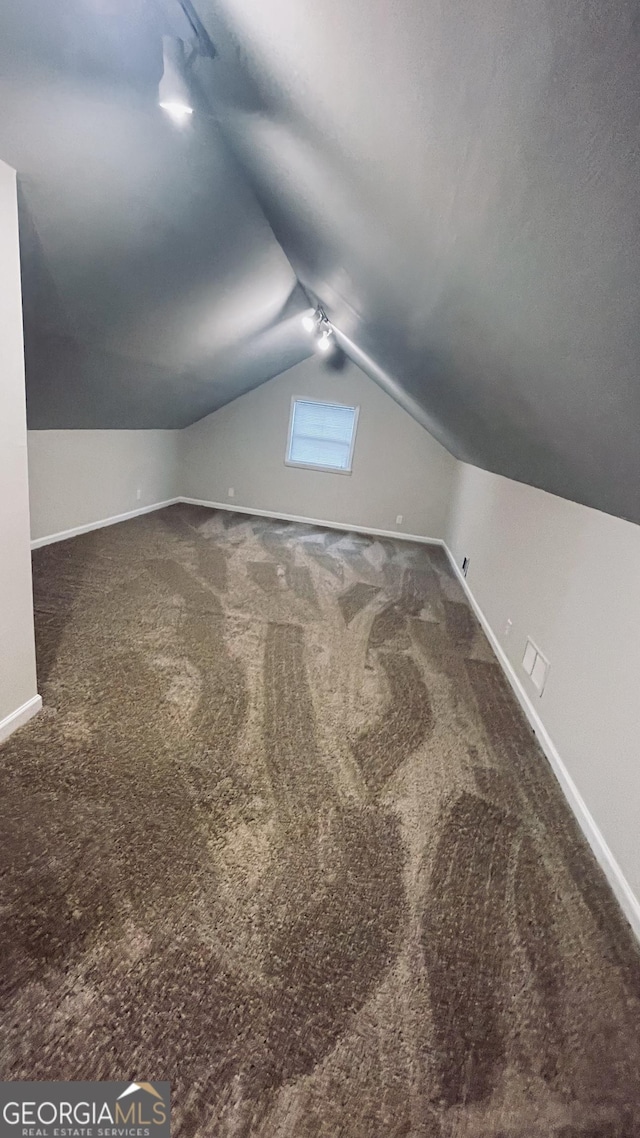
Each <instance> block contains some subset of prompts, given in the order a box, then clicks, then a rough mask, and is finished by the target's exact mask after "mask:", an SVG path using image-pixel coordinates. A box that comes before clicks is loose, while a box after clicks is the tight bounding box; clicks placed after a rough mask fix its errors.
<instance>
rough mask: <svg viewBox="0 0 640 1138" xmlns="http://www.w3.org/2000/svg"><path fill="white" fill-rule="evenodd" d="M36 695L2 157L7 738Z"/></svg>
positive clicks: (20, 398) (18, 351)
mask: <svg viewBox="0 0 640 1138" xmlns="http://www.w3.org/2000/svg"><path fill="white" fill-rule="evenodd" d="M30 701H33V702H32V703H31V707H30V710H31V711H34V710H37V708H38V706H39V704H38V702H37V691H36V666H35V646H34V636H33V599H32V593H31V559H30V553H29V492H28V484H27V429H26V420H25V390H24V350H23V343H22V292H21V285H20V260H19V251H18V212H17V198H16V177H15V172H14V171H13V170H12V169H11V168H10V167H9V166H6V165H5V164H4V163H3V162H0V741H1V740H2V739H3V738H4V737H6V735H7V734H8V733H9V730H10V729H11V727H13V726H16V725H17V720H16V719H15V718H14V719H13V720H12V721H11V722H8V719H9V717H11V716H14V715H15V713H16V712H19V709H20V708H23V707H24V705H25V704H27V703H29V702H30ZM24 715H26V711H25V712H24V713H23V715H22V717H21V718H24Z"/></svg>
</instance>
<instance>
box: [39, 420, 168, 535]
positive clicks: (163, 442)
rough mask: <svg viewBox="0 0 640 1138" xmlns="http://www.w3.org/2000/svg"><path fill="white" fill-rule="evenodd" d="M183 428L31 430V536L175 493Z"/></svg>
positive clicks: (115, 514)
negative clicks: (156, 429) (179, 429)
mask: <svg viewBox="0 0 640 1138" xmlns="http://www.w3.org/2000/svg"><path fill="white" fill-rule="evenodd" d="M179 434H180V432H179V431H29V432H28V443H29V485H30V495H31V537H32V538H33V539H34V540H38V539H41V538H44V537H49V536H51V535H52V534H60V533H65V532H66V531H68V530H72V529H76V528H78V527H81V526H86V525H90V524H92V523H96V522H100V521H104V520H106V519H108V518H115V517H118V516H119V515H121V514H127V513H129V512H130V511H133V510H140V509H141V508H143V507H145V506H153V505H156V504H158V503H160V502H166V501H168V500H169V499H171V498H175V497H176V496H177V494H178V483H177V477H178V466H177V457H178V435H179ZM138 492H139V495H140V496H139V497H138Z"/></svg>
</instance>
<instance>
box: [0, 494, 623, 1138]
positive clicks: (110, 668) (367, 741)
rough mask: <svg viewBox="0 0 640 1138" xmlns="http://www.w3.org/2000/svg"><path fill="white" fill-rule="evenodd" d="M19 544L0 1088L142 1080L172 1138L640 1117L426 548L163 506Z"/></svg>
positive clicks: (507, 720)
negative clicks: (152, 1091)
mask: <svg viewBox="0 0 640 1138" xmlns="http://www.w3.org/2000/svg"><path fill="white" fill-rule="evenodd" d="M34 562H35V596H36V617H37V635H38V652H39V670H40V690H41V691H42V693H43V695H44V703H45V708H44V711H43V713H42V715H41V716H40V717H39V718H38V719H36V720H34V721H33V722H32V723H31V724H29V725H28V726H27V727H26V728H25V729H24V730H22V731H21V732H19V733H18V734H17V735H15V736H14V737H13V738H12V739H11V740H10V741H9V742H8V743H7V744H6V745H5V746H4V747H3V748H2V751H1V752H0V792H1V802H2V806H1V813H2V819H1V824H2V864H1V871H2V877H1V883H2V918H3V919H2V928H1V933H0V939H1V945H0V947H1V951H2V967H1V981H0V982H1V985H2V1017H1V1019H2V1023H1V1026H2V1046H1V1051H0V1060H1V1061H0V1074H1V1075H2V1077H3V1078H5V1079H6V1078H12V1079H23V1078H24V1079H29V1078H31V1079H33V1078H35V1079H45V1078H61V1079H100V1078H103V1079H107V1078H109V1079H134V1078H136V1079H147V1080H155V1079H169V1080H170V1081H171V1083H172V1086H173V1108H174V1119H175V1123H174V1133H175V1134H176V1135H182V1136H185V1138H186V1136H192V1135H216V1136H218V1135H220V1136H223V1138H232V1136H233V1138H239V1136H249V1135H251V1136H253V1135H255V1136H259V1138H267V1136H268V1138H276V1136H277V1138H320V1136H327V1138H328V1136H331V1138H334V1136H336V1135H338V1136H344V1138H378V1136H379V1138H400V1136H415V1138H418V1136H420V1138H423V1136H425V1138H430V1136H434V1138H453V1136H456V1138H459V1136H468V1138H484V1136H493V1138H498V1136H500V1138H525V1136H526V1138H632V1136H637V1135H639V1134H640V1026H639V1020H640V1017H639V1014H638V1013H639V1009H640V962H639V956H638V953H637V951H636V947H635V944H634V942H633V940H632V937H631V934H630V932H629V930H628V927H627V926H626V924H625V923H624V921H623V919H622V917H621V915H620V913H619V910H618V909H617V907H616V904H615V902H614V901H613V899H612V898H611V896H610V894H609V892H608V890H607V886H606V885H605V883H604V880H603V878H602V877H601V874H600V872H599V870H598V868H597V866H596V864H595V862H594V861H593V859H592V857H591V855H590V853H589V851H588V849H587V848H586V846H585V844H584V842H583V840H582V838H581V836H580V834H579V832H578V830H577V827H576V825H575V823H574V821H573V819H572V817H571V815H570V813H569V811H568V808H567V806H566V804H565V802H564V800H563V798H562V796H561V793H560V791H559V789H558V787H557V785H556V783H555V781H554V779H553V776H552V775H551V773H550V771H549V768H548V766H547V764H546V761H545V760H544V758H543V757H542V755H541V754H540V752H539V750H538V749H537V746H536V743H535V740H534V738H533V736H532V734H531V732H530V731H529V728H528V727H527V725H526V723H525V721H524V720H523V718H522V715H521V714H520V711H519V709H518V707H517V704H516V703H515V701H514V699H513V697H512V695H511V693H510V691H509V689H508V687H507V685H506V682H505V680H504V679H503V676H502V673H501V671H500V669H499V667H498V665H497V663H496V662H495V660H494V658H493V656H492V654H491V651H490V649H489V646H488V644H487V642H486V640H485V639H484V637H483V635H482V633H481V631H480V629H479V627H478V626H477V624H476V621H475V619H474V617H473V615H472V614H471V612H470V610H469V608H468V606H467V604H466V603H465V600H464V597H463V594H462V592H461V590H460V587H459V585H458V584H457V582H456V580H455V578H454V577H453V575H452V573H451V570H450V568H449V567H448V564H447V561H446V559H445V556H444V554H443V552H442V550H440V549H438V548H436V547H426V546H413V545H410V544H407V543H402V542H397V543H396V542H393V541H388V540H378V541H376V540H373V539H369V538H366V537H362V536H358V535H356V534H348V535H345V534H341V533H338V532H327V531H324V530H320V529H314V528H312V527H303V526H298V525H286V524H279V523H275V522H270V521H264V520H258V519H255V518H248V517H246V516H241V515H229V514H224V513H221V512H215V511H210V510H204V509H199V508H192V507H187V506H176V507H172V508H171V509H169V510H165V511H163V512H161V513H157V514H152V515H148V516H147V517H144V518H140V519H137V520H135V521H132V522H127V523H125V524H122V525H118V526H114V527H113V528H111V529H105V530H101V531H98V532H96V533H93V534H89V535H86V536H84V537H79V538H77V539H75V540H73V541H69V542H65V543H63V544H59V545H53V546H49V547H48V548H45V549H43V550H40V551H39V552H37V553H36V554H35V556H34ZM604 761H606V756H603V762H604Z"/></svg>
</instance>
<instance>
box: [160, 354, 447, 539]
mask: <svg viewBox="0 0 640 1138" xmlns="http://www.w3.org/2000/svg"><path fill="white" fill-rule="evenodd" d="M294 395H295V396H303V397H305V398H310V399H314V398H315V399H328V400H335V401H336V402H339V403H347V404H350V405H354V404H355V405H358V406H359V407H360V416H359V420H358V430H357V436H356V444H355V450H354V455H353V471H352V473H351V474H350V475H345V474H333V473H326V472H325V471H318V470H304V469H301V468H299V467H290V466H286V465H285V461H284V459H285V451H286V446H287V432H288V427H289V412H290V406H291V398H292V396H294ZM182 435H183V439H182V445H183V463H182V475H181V492H182V494H184V495H185V496H186V497H190V498H197V499H199V500H202V501H207V502H221V503H225V502H228V503H229V505H230V506H232V505H234V504H235V505H237V506H246V507H249V508H253V509H258V510H268V511H271V512H273V513H276V514H279V513H284V514H292V515H297V516H300V517H305V518H312V519H315V520H319V521H329V522H335V523H339V524H345V525H358V526H365V527H369V528H371V529H382V530H392V531H394V532H404V533H413V534H421V535H425V536H427V537H444V534H445V528H446V519H447V512H448V507H449V499H450V495H451V490H452V484H453V478H454V473H455V466H456V463H455V459H453V458H452V457H451V455H450V454H448V453H447V451H445V450H444V449H443V447H441V446H440V444H439V443H437V442H436V441H435V439H433V438H432V437H431V435H429V434H428V433H427V432H426V431H425V430H424V429H423V428H422V427H421V426H419V425H418V423H416V422H415V421H414V420H413V419H412V418H411V417H410V416H409V415H408V414H407V412H406V411H403V410H402V408H401V407H399V406H398V405H397V404H396V403H394V401H393V400H392V399H391V398H390V397H389V396H388V395H387V394H386V393H385V392H384V391H382V389H381V388H379V387H378V386H377V385H376V384H375V383H374V382H373V381H372V380H371V379H369V378H368V377H367V376H366V375H364V374H363V372H361V371H360V369H359V368H357V367H355V365H349V366H348V367H347V368H345V370H344V371H342V372H332V371H329V370H327V369H326V366H325V365H323V364H322V363H321V362H320V361H319V360H318V358H317V357H313V358H312V359H309V360H305V361H304V362H303V363H301V364H298V365H297V366H296V367H293V368H291V370H290V371H287V372H285V373H284V374H283V375H280V376H278V377H277V378H276V379H272V380H271V381H270V382H269V383H265V384H264V385H263V386H262V387H259V388H257V389H256V390H255V391H251V392H249V393H248V394H247V395H243V396H241V397H240V398H239V399H236V400H235V401H234V402H233V403H229V404H227V406H226V407H223V408H221V409H220V410H219V411H216V412H214V414H213V415H209V416H207V418H206V419H201V420H200V422H198V423H195V424H194V425H193V426H192V427H188V428H187V429H186V430H185V431H183V432H182ZM229 487H233V488H234V490H235V496H234V497H233V498H230V497H229V495H228V490H229ZM398 514H402V515H403V522H402V524H401V525H398V526H397V525H396V516H397V515H398Z"/></svg>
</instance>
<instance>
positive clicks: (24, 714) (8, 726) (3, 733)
mask: <svg viewBox="0 0 640 1138" xmlns="http://www.w3.org/2000/svg"><path fill="white" fill-rule="evenodd" d="M41 709H42V696H40V695H34V696H32V697H31V699H28V700H27V702H26V703H23V704H22V707H18V708H16V710H15V711H12V712H11V715H5V717H4V719H0V743H4V741H5V739H8V738H9V736H10V735H13V732H14V731H17V730H18V727H24V725H25V723H28V722H29V720H30V719H33V717H34V715H37V714H38V712H39V711H40V710H41Z"/></svg>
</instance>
